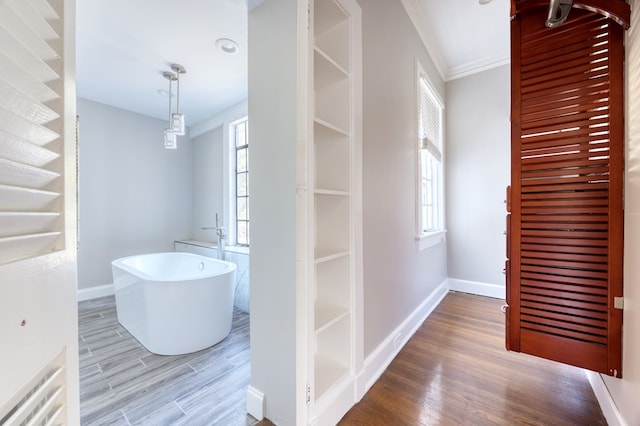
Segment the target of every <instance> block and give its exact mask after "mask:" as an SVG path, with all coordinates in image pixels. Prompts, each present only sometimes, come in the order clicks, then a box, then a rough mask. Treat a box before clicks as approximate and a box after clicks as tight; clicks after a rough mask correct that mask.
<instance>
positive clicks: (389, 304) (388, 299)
mask: <svg viewBox="0 0 640 426" xmlns="http://www.w3.org/2000/svg"><path fill="white" fill-rule="evenodd" d="M359 3H360V6H361V7H362V12H363V14H362V18H363V70H364V71H363V72H364V77H363V105H364V110H363V114H364V115H363V186H364V194H363V196H364V197H363V207H364V221H363V225H364V229H363V233H364V356H365V358H366V357H367V356H368V355H370V354H371V353H372V352H373V351H374V350H375V349H376V348H377V347H378V345H380V344H381V343H382V342H383V340H384V339H385V338H387V337H388V336H389V334H390V333H391V332H392V331H393V330H394V329H395V328H396V327H398V326H399V325H400V324H401V323H402V322H403V321H404V320H405V319H406V318H407V317H408V316H409V314H411V313H412V312H413V311H414V310H415V309H416V308H417V307H418V306H419V305H420V304H421V303H422V302H423V301H424V300H425V299H426V298H427V297H428V296H429V295H430V294H431V292H432V291H433V290H434V289H435V288H436V287H437V286H438V284H440V283H442V282H443V281H444V280H445V279H446V278H447V270H446V247H445V244H442V243H440V244H438V245H436V246H434V247H432V248H430V249H427V250H424V251H418V245H417V242H416V235H417V234H416V194H417V190H416V176H417V170H416V168H417V159H416V155H417V151H416V143H417V142H416V141H417V139H418V137H417V123H416V117H417V113H416V105H417V101H416V99H417V98H416V93H417V87H416V59H418V60H419V61H420V63H421V64H422V66H423V67H424V69H425V71H426V72H427V74H429V77H430V80H431V82H432V83H433V85H434V86H435V89H436V90H438V92H439V93H440V95H441V96H442V97H443V98H444V83H443V81H442V79H441V78H440V76H439V75H438V73H437V71H436V69H435V67H434V65H433V63H432V61H431V59H430V57H429V56H428V54H427V52H426V50H425V48H424V46H423V44H422V42H421V40H420V38H419V36H418V34H417V32H416V30H415V29H414V26H413V24H412V23H411V21H410V20H409V17H408V16H407V14H406V12H405V9H404V8H403V6H402V4H401V3H400V2H398V1H388V0H366V1H365V0H360V1H359ZM445 112H446V110H445Z"/></svg>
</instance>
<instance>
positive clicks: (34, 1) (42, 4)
mask: <svg viewBox="0 0 640 426" xmlns="http://www.w3.org/2000/svg"><path fill="white" fill-rule="evenodd" d="M27 3H29V4H30V5H31V6H32V7H33V9H34V10H36V11H37V12H38V13H39V14H40V15H41V16H42V17H43V18H44V19H46V20H47V21H51V20H54V19H56V20H57V19H59V18H60V17H59V15H58V13H56V11H55V10H54V9H53V7H51V5H50V4H49V2H47V0H27Z"/></svg>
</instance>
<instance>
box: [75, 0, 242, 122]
mask: <svg viewBox="0 0 640 426" xmlns="http://www.w3.org/2000/svg"><path fill="white" fill-rule="evenodd" d="M76 4H77V5H76V8H77V24H76V25H77V30H76V31H77V58H76V61H77V71H76V72H77V91H78V96H79V97H82V98H86V99H90V100H94V101H97V102H101V103H104V104H107V105H112V106H116V107H119V108H123V109H127V110H130V111H134V112H138V113H141V114H145V115H150V116H152V117H158V118H165V117H166V118H168V114H169V99H168V98H167V97H163V96H161V95H160V94H159V93H158V90H161V89H164V90H168V85H169V81H168V80H166V79H165V78H164V77H163V76H162V73H163V72H164V71H168V70H170V66H171V64H172V63H178V64H181V65H183V66H184V67H185V68H186V70H187V73H186V74H184V75H182V76H181V79H180V107H181V108H180V109H181V112H184V113H185V117H186V121H187V125H188V126H192V125H194V124H198V123H199V122H201V121H203V120H205V119H207V118H210V117H212V116H213V115H215V114H216V113H217V112H219V111H221V110H223V109H226V108H227V107H229V106H231V105H234V104H236V103H238V102H240V101H242V100H243V99H246V97H247V9H246V3H245V1H244V0H189V1H188V2H185V1H182V2H181V1H176V0H77V2H76ZM223 37H224V38H230V39H233V40H235V41H236V42H237V43H238V44H239V45H240V50H239V52H238V53H237V54H236V55H232V56H231V55H226V54H223V53H222V52H221V51H220V50H218V49H217V48H216V47H215V42H216V40H217V39H219V38H223ZM174 91H175V86H174Z"/></svg>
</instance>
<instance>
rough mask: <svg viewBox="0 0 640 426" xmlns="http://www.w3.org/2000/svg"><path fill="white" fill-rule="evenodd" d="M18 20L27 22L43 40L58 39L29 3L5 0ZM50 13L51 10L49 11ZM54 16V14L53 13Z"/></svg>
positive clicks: (18, 0) (19, 0) (20, 0)
mask: <svg viewBox="0 0 640 426" xmlns="http://www.w3.org/2000/svg"><path fill="white" fill-rule="evenodd" d="M5 1H6V3H7V4H8V5H10V6H11V8H12V9H13V10H14V11H15V12H16V14H17V15H19V16H20V18H21V19H22V20H23V21H24V22H27V23H28V25H29V26H30V27H31V28H32V29H33V31H35V32H36V33H37V34H38V36H39V37H40V38H42V39H43V40H55V39H58V38H60V36H59V34H58V33H56V31H55V30H54V29H53V28H51V25H49V23H48V22H47V20H46V19H45V17H44V16H42V14H41V13H40V12H39V11H38V10H36V9H35V8H34V6H33V5H32V4H31V2H30V1H25V0H5ZM45 4H46V2H45ZM50 10H51V11H52V12H53V10H52V9H50ZM53 13H54V15H55V12H53Z"/></svg>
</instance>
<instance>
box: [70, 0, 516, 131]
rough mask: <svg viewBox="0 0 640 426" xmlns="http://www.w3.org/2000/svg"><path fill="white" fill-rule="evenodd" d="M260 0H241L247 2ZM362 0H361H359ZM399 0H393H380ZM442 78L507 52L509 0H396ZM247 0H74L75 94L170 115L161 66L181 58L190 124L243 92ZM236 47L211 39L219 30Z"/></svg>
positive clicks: (487, 64) (504, 57)
mask: <svg viewBox="0 0 640 426" xmlns="http://www.w3.org/2000/svg"><path fill="white" fill-rule="evenodd" d="M262 1H263V0H249V8H252V7H255V6H256V5H257V4H259V3H261V2H262ZM364 1H366V0H364ZM386 1H398V0H386ZM400 1H402V3H403V4H404V6H405V7H406V8H407V10H408V12H409V14H410V16H411V18H412V20H413V21H414V24H415V25H416V27H417V28H418V31H419V33H420V35H421V37H422V39H423V40H424V41H425V44H426V45H427V48H428V50H429V52H430V53H431V55H432V57H433V58H434V61H435V63H436V66H437V67H438V69H439V71H440V73H441V75H442V77H443V78H445V79H447V80H449V79H452V78H457V77H460V76H463V75H467V74H471V73H473V72H477V71H481V70H483V69H487V68H491V67H493V66H497V65H501V64H504V63H507V62H508V58H509V0H493V1H492V2H491V3H489V4H487V5H479V3H478V0H400ZM246 3H247V0H189V1H188V2H178V1H176V0H77V6H76V7H77V90H78V96H80V97H82V98H86V99H90V100H94V101H97V102H101V103H104V104H107V105H112V106H115V107H119V108H123V109H126V110H130V111H134V112H138V113H141V114H145V115H149V116H152V117H157V118H165V117H167V116H168V102H169V101H168V98H166V97H163V96H161V95H160V94H159V93H158V91H159V90H162V89H164V90H166V89H168V81H167V80H166V79H165V78H164V77H162V72H163V71H167V70H169V69H170V66H171V64H172V63H179V64H182V65H184V66H185V68H186V69H187V73H186V74H185V75H183V76H182V77H181V80H180V94H181V99H180V104H181V112H184V113H185V116H186V120H187V125H188V126H193V125H196V124H199V123H201V122H202V121H204V120H206V119H208V118H210V117H212V116H214V115H215V114H217V113H218V112H220V111H222V110H224V109H226V108H228V107H229V106H232V105H234V104H236V103H238V102H240V101H242V100H244V99H246V98H247V5H246ZM222 37H224V38H231V39H233V40H235V41H236V42H237V43H238V44H239V45H240V51H239V53H238V54H236V55H233V56H230V55H225V54H223V53H222V52H221V51H219V50H217V49H216V47H215V41H216V40H217V39H219V38H222Z"/></svg>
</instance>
